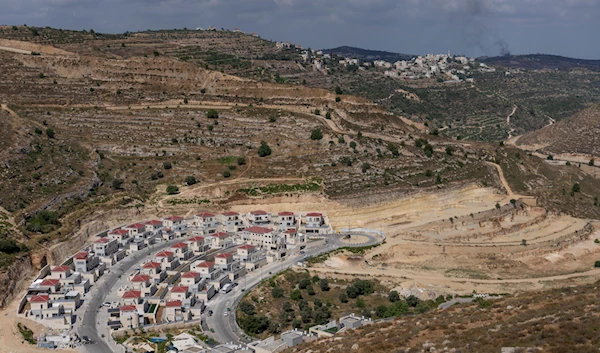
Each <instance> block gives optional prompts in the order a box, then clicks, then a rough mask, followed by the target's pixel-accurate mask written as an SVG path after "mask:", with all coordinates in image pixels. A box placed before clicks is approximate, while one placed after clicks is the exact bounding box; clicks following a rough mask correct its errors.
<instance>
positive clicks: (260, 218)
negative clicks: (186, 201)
mask: <svg viewBox="0 0 600 353" xmlns="http://www.w3.org/2000/svg"><path fill="white" fill-rule="evenodd" d="M328 233H331V227H330V225H329V222H328V219H327V217H326V216H325V215H323V214H321V213H316V212H312V213H307V214H302V215H301V214H296V213H293V212H279V213H277V214H271V213H268V212H266V211H261V210H257V211H252V212H249V213H247V214H240V213H237V212H224V213H222V214H214V213H210V212H201V213H198V214H196V215H194V216H193V217H191V218H188V219H184V218H183V217H179V216H172V217H167V218H164V219H162V220H149V221H144V222H140V223H134V224H130V225H127V226H123V227H119V228H117V229H113V230H111V231H108V232H107V233H106V235H105V236H103V237H100V238H99V239H97V240H96V241H95V242H94V243H93V244H91V245H90V246H88V247H86V248H85V249H83V250H82V251H80V252H78V253H77V254H75V255H74V256H73V257H72V258H70V259H69V260H68V261H66V262H65V263H63V264H61V265H60V266H55V267H49V266H47V267H46V268H45V269H44V270H43V271H42V272H41V273H40V276H38V279H36V280H35V281H34V282H33V283H32V285H31V286H30V287H29V289H28V292H27V294H26V296H25V297H24V300H23V301H22V307H21V308H20V313H22V314H23V315H25V316H27V317H30V318H34V319H38V320H42V321H43V322H44V323H50V322H55V323H56V324H57V325H58V326H60V325H63V327H70V325H71V324H72V323H73V320H74V316H75V311H76V310H77V309H78V308H79V307H80V305H81V304H82V300H83V297H84V296H85V294H86V293H87V292H88V291H89V290H90V287H91V286H92V285H93V284H94V283H96V281H97V280H98V278H99V277H100V276H102V275H103V273H104V272H105V271H106V270H107V269H109V268H110V267H111V266H114V265H115V264H117V263H119V261H121V260H122V259H123V258H125V257H126V256H131V255H133V254H135V253H136V252H138V251H140V250H142V249H144V248H146V247H149V246H153V245H154V244H157V243H164V242H169V244H170V246H168V247H166V248H164V246H163V248H164V249H163V250H161V251H157V253H156V254H155V255H154V256H153V257H152V259H151V260H150V261H147V262H143V263H140V264H139V267H138V268H136V269H135V271H134V272H132V273H131V274H129V275H128V277H127V283H126V284H124V285H121V286H120V287H119V288H118V295H119V297H120V301H119V302H118V303H115V305H112V306H111V307H110V308H108V314H109V319H108V326H109V327H111V328H112V329H114V330H119V329H122V328H125V329H127V328H134V327H139V326H142V325H148V324H157V323H164V322H178V321H187V320H193V319H197V318H199V317H200V315H201V313H202V311H203V310H204V307H205V304H206V303H207V302H208V300H210V299H211V298H212V297H213V296H214V295H215V293H216V292H217V291H219V290H222V289H223V288H228V287H227V286H229V287H230V286H231V282H234V281H235V280H237V279H238V278H240V277H241V276H243V275H245V274H246V273H247V272H250V271H254V270H256V269H258V268H260V267H261V266H263V265H264V264H267V263H269V262H273V261H276V260H278V259H281V258H285V257H286V254H287V252H288V251H289V250H290V249H293V248H296V247H301V246H302V244H304V243H305V242H306V241H307V239H308V238H309V237H310V236H323V235H324V234H328ZM178 240H179V241H178Z"/></svg>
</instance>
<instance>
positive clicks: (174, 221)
mask: <svg viewBox="0 0 600 353" xmlns="http://www.w3.org/2000/svg"><path fill="white" fill-rule="evenodd" d="M162 223H163V227H167V228H171V229H173V230H176V229H179V228H181V227H183V226H184V224H183V217H180V216H171V217H167V218H165V219H163V222H162Z"/></svg>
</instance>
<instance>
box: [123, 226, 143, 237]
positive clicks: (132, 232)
mask: <svg viewBox="0 0 600 353" xmlns="http://www.w3.org/2000/svg"><path fill="white" fill-rule="evenodd" d="M123 229H125V230H126V231H127V232H129V236H130V237H137V236H138V235H141V234H143V233H144V232H146V224H144V223H135V224H130V225H128V226H126V227H125V228H123Z"/></svg>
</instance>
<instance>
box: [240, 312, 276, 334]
mask: <svg viewBox="0 0 600 353" xmlns="http://www.w3.org/2000/svg"><path fill="white" fill-rule="evenodd" d="M238 321H239V323H240V326H241V327H242V329H244V331H246V332H249V333H251V334H253V335H256V334H260V333H263V332H265V331H266V330H267V329H268V328H269V326H270V325H271V322H270V321H269V319H268V318H267V317H266V316H246V317H241V318H239V319H238Z"/></svg>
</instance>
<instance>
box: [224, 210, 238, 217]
mask: <svg viewBox="0 0 600 353" xmlns="http://www.w3.org/2000/svg"><path fill="white" fill-rule="evenodd" d="M239 215H240V214H239V213H237V212H233V211H228V212H223V216H239Z"/></svg>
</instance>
